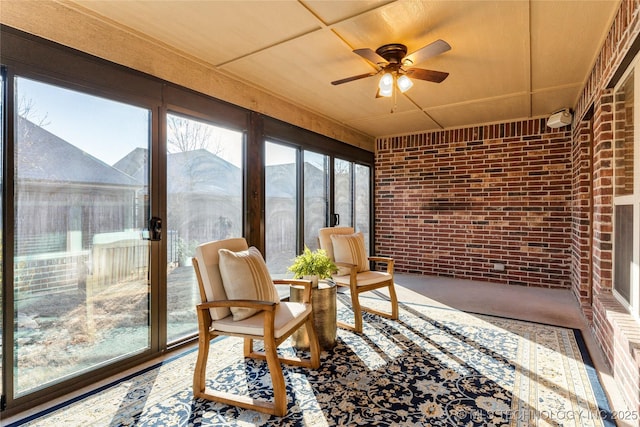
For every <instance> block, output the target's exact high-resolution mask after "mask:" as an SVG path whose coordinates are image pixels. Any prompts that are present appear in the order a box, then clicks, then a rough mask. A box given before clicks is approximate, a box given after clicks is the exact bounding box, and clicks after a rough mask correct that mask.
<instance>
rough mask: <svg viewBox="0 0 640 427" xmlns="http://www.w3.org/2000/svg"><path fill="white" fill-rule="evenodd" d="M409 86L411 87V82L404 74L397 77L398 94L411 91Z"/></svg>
mask: <svg viewBox="0 0 640 427" xmlns="http://www.w3.org/2000/svg"><path fill="white" fill-rule="evenodd" d="M411 86H413V82H412V81H411V79H410V78H409V77H407V76H406V75H405V74H403V75H401V76H400V77H398V89H400V92H402V93H404V92H406V91H408V90H409V89H411Z"/></svg>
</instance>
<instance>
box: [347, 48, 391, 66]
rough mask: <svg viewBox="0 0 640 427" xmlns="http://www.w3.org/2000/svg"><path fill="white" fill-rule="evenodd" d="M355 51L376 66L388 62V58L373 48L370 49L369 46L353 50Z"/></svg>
mask: <svg viewBox="0 0 640 427" xmlns="http://www.w3.org/2000/svg"><path fill="white" fill-rule="evenodd" d="M353 53H355V54H358V55H360V56H361V57H363V58H364V59H366V60H367V61H369V62H371V63H372V64H373V65H375V66H376V67H378V66H379V64H386V63H387V60H386V59H384V58H383V57H382V56H380V55H378V54H377V53H375V52H374V51H373V50H372V49H369V48H368V47H366V48H363V49H355V50H354V51H353Z"/></svg>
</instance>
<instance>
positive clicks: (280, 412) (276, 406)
mask: <svg viewBox="0 0 640 427" xmlns="http://www.w3.org/2000/svg"><path fill="white" fill-rule="evenodd" d="M264 352H265V356H266V358H267V366H268V367H269V373H270V374H271V383H272V385H273V415H275V416H277V417H282V416H284V415H285V414H286V413H287V388H286V386H285V384H284V374H283V373H282V365H281V364H280V359H279V358H278V351H277V346H276V342H275V340H274V339H273V337H270V338H267V337H265V340H264Z"/></svg>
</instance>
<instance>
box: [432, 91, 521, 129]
mask: <svg viewBox="0 0 640 427" xmlns="http://www.w3.org/2000/svg"><path fill="white" fill-rule="evenodd" d="M529 102H530V101H529V96H528V94H519V95H513V96H508V97H503V98H494V99H485V100H482V101H478V102H470V103H465V104H454V105H448V106H442V107H437V108H430V109H427V110H426V112H427V113H428V114H429V115H430V116H431V117H433V118H434V119H435V120H436V121H437V122H438V123H439V124H440V125H441V126H442V127H443V128H454V127H465V126H467V125H468V124H470V123H472V122H470V121H469V120H471V119H472V118H473V117H476V118H477V119H478V120H479V121H478V122H477V123H491V122H501V121H507V120H512V119H514V120H521V119H524V118H527V117H529V108H530V106H529Z"/></svg>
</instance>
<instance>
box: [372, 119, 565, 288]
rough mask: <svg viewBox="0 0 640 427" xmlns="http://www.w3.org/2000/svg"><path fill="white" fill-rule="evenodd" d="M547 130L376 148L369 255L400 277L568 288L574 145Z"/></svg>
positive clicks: (511, 127)
mask: <svg viewBox="0 0 640 427" xmlns="http://www.w3.org/2000/svg"><path fill="white" fill-rule="evenodd" d="M545 123H546V121H545V120H544V119H536V120H528V121H522V122H514V123H503V124H496V125H486V126H479V127H473V128H466V129H456V130H447V131H438V132H432V133H425V134H417V135H407V136H397V137H390V138H382V139H379V140H378V141H377V146H376V165H375V166H376V169H375V171H376V172H375V189H376V197H375V200H376V208H375V209H376V211H375V213H376V225H375V227H376V253H378V254H382V255H388V256H392V257H394V258H395V260H396V261H395V268H396V271H400V272H411V273H419V274H427V275H441V276H451V277H459V278H465V279H476V280H490V281H493V282H502V283H508V284H517V285H526V286H545V287H565V288H568V287H570V286H571V275H570V273H571V243H572V238H571V226H572V216H571V208H572V206H571V198H572V179H573V178H572V143H571V141H572V137H571V132H570V131H569V129H568V128H562V129H556V130H552V129H549V128H546V125H545ZM496 263H501V264H504V265H505V270H504V271H503V272H500V271H496V270H495V269H494V264H496Z"/></svg>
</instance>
